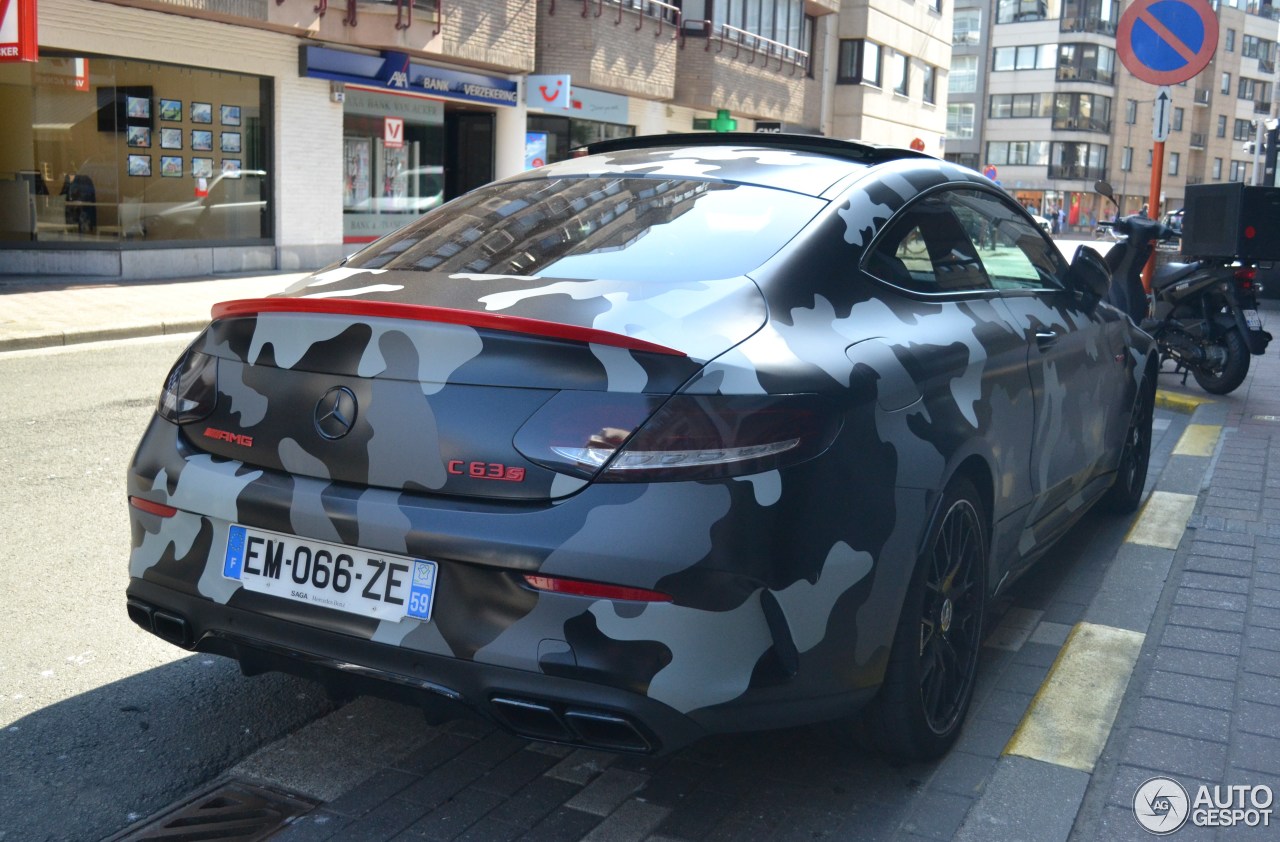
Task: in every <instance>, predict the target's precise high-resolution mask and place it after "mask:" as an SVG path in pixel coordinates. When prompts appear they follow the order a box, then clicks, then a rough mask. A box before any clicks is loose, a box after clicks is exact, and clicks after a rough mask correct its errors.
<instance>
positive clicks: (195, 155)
mask: <svg viewBox="0 0 1280 842" xmlns="http://www.w3.org/2000/svg"><path fill="white" fill-rule="evenodd" d="M85 59H87V60H85ZM3 67H4V70H3V71H2V72H0V75H2V76H3V84H0V90H3V91H4V93H3V95H2V96H3V97H4V102H5V105H4V114H5V125H6V126H8V127H9V129H6V130H3V131H0V161H3V162H4V163H3V164H0V197H3V199H0V201H2V202H3V204H4V206H3V207H0V241H5V242H7V243H10V244H12V243H14V242H17V243H19V244H20V245H21V246H22V247H24V248H42V247H45V246H46V245H48V246H51V247H54V248H66V247H67V246H68V245H72V246H73V247H74V246H75V245H77V244H83V245H88V244H93V245H96V246H97V247H99V248H102V247H107V248H111V249H113V250H118V249H120V248H123V247H126V244H128V246H132V245H135V244H139V245H144V246H147V245H153V244H156V243H164V242H170V243H172V242H174V241H205V242H204V244H205V245H207V242H208V241H223V242H229V243H236V244H239V245H262V244H266V243H269V242H270V238H271V236H272V230H271V221H272V219H273V218H274V216H275V212H274V211H275V207H274V203H273V198H272V191H271V185H272V181H273V179H274V178H275V175H276V174H275V173H274V172H272V171H270V169H269V162H270V155H269V150H270V149H271V146H272V143H271V134H272V116H271V115H272V113H273V109H272V105H271V91H272V88H273V85H272V80H271V79H270V78H263V77H260V76H249V75H245V74H240V73H232V72H228V71H225V70H223V71H215V70H204V69H201V68H198V67H191V66H186V65H181V66H180V65H172V64H161V63H159V62H154V61H137V60H134V59H130V58H117V57H114V56H106V55H91V56H85V55H84V54H83V53H78V54H74V55H72V54H65V53H59V52H57V51H55V50H50V49H44V48H42V49H41V51H40V58H39V60H38V61H36V62H32V63H23V64H6V65H3ZM18 125H21V126H24V127H25V126H34V127H36V128H35V129H33V130H32V129H28V130H25V131H14V130H12V129H14V128H15V127H16V126H18ZM197 191H198V193H197ZM195 195H199V196H200V198H199V199H198V200H196V201H193V200H192V199H193V196H195ZM189 244H190V245H195V244H196V243H194V242H190V243H189ZM0 262H3V261H2V260H0Z"/></svg>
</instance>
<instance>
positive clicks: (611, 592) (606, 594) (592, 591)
mask: <svg viewBox="0 0 1280 842" xmlns="http://www.w3.org/2000/svg"><path fill="white" fill-rule="evenodd" d="M524 580H525V582H527V583H528V584H529V587H531V588H534V589H536V590H540V591H550V592H551V593H563V594H571V595H573V596H587V597H591V598H593V599H621V600H627V601H629V602H670V601H671V596H670V595H669V594H664V593H661V592H659V591H650V590H645V589H644V588H625V587H622V586H621V585H602V584H600V583H599V582H584V581H583V580H581V579H561V578H559V577H558V576H534V575H532V574H526V575H525V577H524Z"/></svg>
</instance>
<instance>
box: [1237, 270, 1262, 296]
mask: <svg viewBox="0 0 1280 842" xmlns="http://www.w3.org/2000/svg"><path fill="white" fill-rule="evenodd" d="M1233 274H1234V276H1235V279H1236V286H1237V287H1239V288H1240V289H1242V290H1244V291H1245V292H1250V291H1252V290H1253V281H1254V279H1255V278H1257V277H1258V269H1257V267H1255V266H1241V267H1239V268H1238V269H1236V270H1235V272H1234V273H1233Z"/></svg>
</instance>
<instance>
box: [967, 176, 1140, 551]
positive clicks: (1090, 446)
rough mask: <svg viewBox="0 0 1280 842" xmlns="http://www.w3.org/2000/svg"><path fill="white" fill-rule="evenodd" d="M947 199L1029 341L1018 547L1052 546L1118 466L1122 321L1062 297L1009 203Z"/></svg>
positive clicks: (1063, 266)
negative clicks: (1031, 403) (1027, 453)
mask: <svg viewBox="0 0 1280 842" xmlns="http://www.w3.org/2000/svg"><path fill="white" fill-rule="evenodd" d="M948 199H949V201H950V203H951V204H952V207H953V209H954V211H955V213H956V215H957V216H958V217H959V218H960V219H961V220H962V221H964V222H965V224H966V227H967V228H969V230H971V231H975V232H980V237H979V239H980V240H981V242H980V244H979V256H980V259H981V260H982V263H983V266H984V268H985V270H986V272H987V274H988V276H989V277H990V278H991V283H992V285H993V286H994V287H995V289H997V290H998V291H999V293H1000V301H1001V304H1002V305H1003V307H1004V309H1005V312H1006V313H1007V316H1008V319H1009V320H1010V322H1011V323H1012V324H1013V325H1014V326H1015V327H1016V329H1017V330H1018V331H1019V332H1020V333H1021V334H1022V336H1023V337H1024V340H1025V346H1026V349H1027V370H1028V374H1029V376H1030V379H1031V386H1032V393H1033V395H1034V398H1035V422H1034V428H1033V435H1032V452H1031V461H1030V466H1029V468H1030V471H1031V487H1032V489H1033V493H1034V501H1033V505H1032V508H1031V511H1030V512H1029V516H1028V519H1027V524H1028V528H1030V529H1032V530H1033V534H1032V535H1031V536H1030V537H1029V538H1027V539H1024V541H1025V540H1030V541H1032V542H1034V543H1035V544H1044V543H1048V542H1050V541H1052V540H1053V539H1054V538H1056V537H1057V535H1058V534H1059V533H1060V531H1061V530H1062V529H1063V528H1065V526H1066V525H1069V524H1070V523H1071V522H1072V521H1073V520H1074V517H1075V515H1076V514H1077V513H1078V512H1079V510H1080V509H1081V508H1083V507H1084V506H1085V505H1087V503H1088V502H1090V501H1091V500H1092V498H1093V497H1094V496H1096V494H1099V493H1101V492H1102V491H1103V490H1105V485H1106V482H1105V479H1104V478H1102V477H1101V476H1100V474H1103V473H1105V472H1106V471H1107V470H1109V469H1110V468H1112V467H1114V465H1115V463H1116V458H1117V456H1118V449H1119V447H1120V445H1121V443H1122V437H1123V419H1124V417H1125V415H1126V409H1127V407H1125V406H1123V405H1122V402H1123V401H1124V400H1126V394H1127V391H1126V378H1128V367H1129V366H1130V365H1131V361H1130V358H1129V355H1128V353H1127V349H1126V344H1125V335H1126V332H1125V329H1124V328H1125V326H1124V324H1123V321H1122V319H1123V317H1122V316H1121V315H1120V314H1119V313H1118V311H1116V310H1114V309H1113V308H1111V307H1108V306H1105V305H1103V306H1098V304H1097V302H1096V301H1092V300H1090V299H1089V297H1088V296H1085V295H1082V294H1081V293H1080V291H1078V290H1072V289H1069V288H1067V286H1066V285H1065V284H1064V281H1063V279H1064V277H1065V275H1066V270H1067V262H1066V261H1065V260H1064V259H1063V257H1062V255H1061V253H1060V252H1059V251H1058V249H1057V246H1055V245H1054V243H1053V241H1052V240H1050V239H1049V238H1048V237H1046V236H1044V234H1043V233H1042V232H1041V231H1039V230H1037V228H1036V226H1035V225H1033V224H1032V222H1031V221H1030V220H1029V219H1027V218H1026V215H1025V214H1023V213H1021V211H1020V210H1019V209H1018V208H1017V207H1016V206H1015V205H1014V204H1013V202H1012V201H1011V200H1009V199H1007V198H1006V197H1004V196H1001V195H999V194H996V193H994V192H988V191H985V190H964V191H954V192H952V193H951V194H949V196H948ZM1129 379H1131V378H1129Z"/></svg>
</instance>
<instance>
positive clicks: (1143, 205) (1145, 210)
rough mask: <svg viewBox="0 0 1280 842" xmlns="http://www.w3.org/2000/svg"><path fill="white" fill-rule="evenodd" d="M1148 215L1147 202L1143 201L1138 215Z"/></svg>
mask: <svg viewBox="0 0 1280 842" xmlns="http://www.w3.org/2000/svg"><path fill="white" fill-rule="evenodd" d="M1147 215H1148V214H1147V203H1146V202H1143V203H1142V210H1140V211H1138V216H1141V217H1144V218H1145V217H1147Z"/></svg>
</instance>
